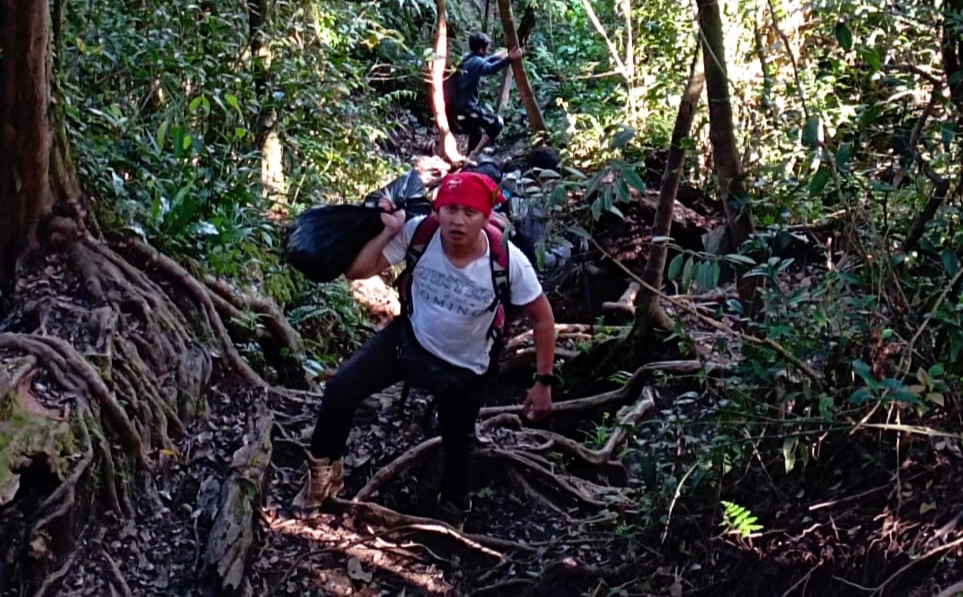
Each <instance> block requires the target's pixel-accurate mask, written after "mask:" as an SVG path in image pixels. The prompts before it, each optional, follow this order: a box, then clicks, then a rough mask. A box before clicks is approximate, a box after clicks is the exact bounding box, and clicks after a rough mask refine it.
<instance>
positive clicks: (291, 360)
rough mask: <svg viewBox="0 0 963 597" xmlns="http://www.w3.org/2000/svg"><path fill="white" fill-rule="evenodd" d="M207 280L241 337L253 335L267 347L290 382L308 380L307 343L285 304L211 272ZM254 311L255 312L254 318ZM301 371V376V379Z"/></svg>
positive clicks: (219, 307)
mask: <svg viewBox="0 0 963 597" xmlns="http://www.w3.org/2000/svg"><path fill="white" fill-rule="evenodd" d="M204 283H205V284H206V285H207V288H208V289H209V290H210V291H211V301H212V303H213V304H214V307H215V308H216V309H217V312H218V313H219V314H220V316H221V318H222V319H223V320H224V322H225V323H226V324H227V325H228V326H229V327H230V328H231V329H232V330H233V333H234V337H235V338H238V339H243V338H249V337H252V336H253V338H254V339H255V340H257V341H258V343H259V344H261V346H262V347H263V349H264V351H265V355H266V356H267V357H268V359H269V361H270V362H271V364H272V365H274V367H275V369H277V370H278V373H279V374H281V375H282V378H283V379H284V381H286V382H291V383H302V384H304V383H307V379H306V378H305V377H304V372H303V371H302V370H301V361H302V359H303V358H304V343H303V342H302V341H301V335H300V334H298V332H297V331H296V330H295V329H294V328H293V327H291V324H290V323H288V320H287V318H286V317H285V316H284V313H283V312H282V311H281V308H280V307H279V306H278V305H277V304H276V303H275V302H274V301H272V300H271V299H270V298H268V297H265V296H259V295H252V294H246V293H241V292H239V291H237V290H236V289H234V288H233V287H232V286H231V285H230V284H229V283H228V282H227V281H225V280H221V279H217V278H213V277H211V276H207V277H205V278H204ZM248 313H251V314H253V315H254V319H253V320H252V318H251V316H250V315H248ZM299 375H300V377H301V379H297V377H298V376H299Z"/></svg>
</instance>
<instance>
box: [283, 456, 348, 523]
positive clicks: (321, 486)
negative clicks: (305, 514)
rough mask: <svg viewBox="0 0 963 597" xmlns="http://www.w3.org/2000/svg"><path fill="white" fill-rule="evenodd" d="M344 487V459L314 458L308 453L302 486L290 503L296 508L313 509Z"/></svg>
mask: <svg viewBox="0 0 963 597" xmlns="http://www.w3.org/2000/svg"><path fill="white" fill-rule="evenodd" d="M342 487H344V459H343V458H338V459H337V460H335V461H333V462H332V461H331V459H330V458H315V457H313V456H311V455H310V454H308V473H307V475H305V479H304V487H302V488H301V491H300V492H298V495H296V496H294V500H293V501H292V502H291V505H292V506H294V507H295V508H296V509H298V510H302V511H307V510H315V509H317V508H319V507H321V504H323V503H324V500H326V499H328V498H329V497H332V496H335V495H338V492H339V491H341V488H342Z"/></svg>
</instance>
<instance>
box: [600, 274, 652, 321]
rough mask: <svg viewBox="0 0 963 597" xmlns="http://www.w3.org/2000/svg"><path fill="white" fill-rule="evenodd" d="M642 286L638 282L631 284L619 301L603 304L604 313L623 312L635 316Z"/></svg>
mask: <svg viewBox="0 0 963 597" xmlns="http://www.w3.org/2000/svg"><path fill="white" fill-rule="evenodd" d="M641 289H642V286H640V285H639V283H638V282H634V281H633V282H631V283H629V286H628V288H626V289H625V292H623V293H622V296H620V297H619V300H617V301H614V302H613V301H605V302H604V303H602V310H603V311H622V312H624V313H628V314H629V315H635V298H636V297H637V296H639V290H641Z"/></svg>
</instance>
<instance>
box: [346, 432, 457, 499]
mask: <svg viewBox="0 0 963 597" xmlns="http://www.w3.org/2000/svg"><path fill="white" fill-rule="evenodd" d="M440 447H441V438H440V437H433V438H431V439H429V440H427V441H423V442H421V443H420V444H418V445H416V446H412V447H411V448H409V449H408V450H405V452H404V453H403V454H402V455H401V456H399V457H397V458H395V459H394V460H392V461H391V462H389V463H388V464H386V465H385V466H383V467H381V469H380V470H379V471H378V472H376V473H375V474H374V475H372V477H371V479H370V480H368V482H367V483H366V484H365V486H364V487H362V488H361V489H360V490H359V491H358V493H356V494H355V496H354V497H353V498H351V501H352V502H363V501H365V500H367V499H368V498H370V497H371V496H373V495H374V494H375V493H377V492H378V490H379V489H381V488H382V487H383V486H384V485H386V484H387V483H388V482H389V481H391V480H392V479H394V478H395V477H397V476H398V475H399V474H401V471H403V470H405V469H406V468H408V467H409V466H411V464H412V463H413V462H415V461H417V460H418V459H420V458H422V457H423V456H426V455H428V454H430V453H431V452H434V451H435V450H437V449H438V448H440Z"/></svg>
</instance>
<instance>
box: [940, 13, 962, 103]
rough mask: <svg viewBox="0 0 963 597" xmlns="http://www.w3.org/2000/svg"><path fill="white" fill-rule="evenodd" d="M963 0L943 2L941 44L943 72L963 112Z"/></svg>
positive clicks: (951, 92) (954, 99) (951, 95)
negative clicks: (962, 21)
mask: <svg viewBox="0 0 963 597" xmlns="http://www.w3.org/2000/svg"><path fill="white" fill-rule="evenodd" d="M960 15H963V0H947V2H945V3H944V4H943V35H942V43H941V44H940V45H941V46H942V47H941V50H942V54H943V72H944V73H945V74H946V80H947V81H949V82H950V97H951V98H953V104H954V105H955V106H956V110H957V112H959V113H960V114H963V77H961V76H960V75H961V73H963V41H961V35H963V25H961V24H960Z"/></svg>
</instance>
